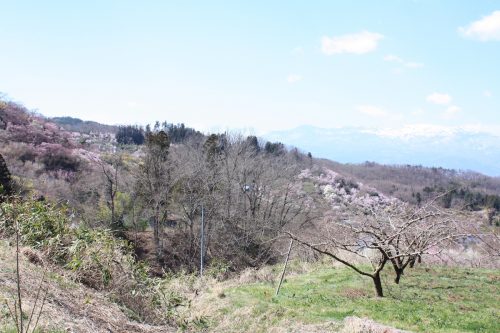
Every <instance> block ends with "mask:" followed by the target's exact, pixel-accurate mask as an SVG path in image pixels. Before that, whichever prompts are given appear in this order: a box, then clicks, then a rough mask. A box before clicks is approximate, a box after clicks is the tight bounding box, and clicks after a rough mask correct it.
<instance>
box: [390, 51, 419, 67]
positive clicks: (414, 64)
mask: <svg viewBox="0 0 500 333" xmlns="http://www.w3.org/2000/svg"><path fill="white" fill-rule="evenodd" d="M384 60H385V61H389V62H396V63H398V64H401V65H402V66H404V67H408V68H422V67H424V64H422V63H420V62H413V61H406V60H403V59H401V58H400V57H398V56H395V55H393V54H388V55H386V56H385V57H384Z"/></svg>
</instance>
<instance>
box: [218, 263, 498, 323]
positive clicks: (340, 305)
mask: <svg viewBox="0 0 500 333" xmlns="http://www.w3.org/2000/svg"><path fill="white" fill-rule="evenodd" d="M388 274H389V275H388V276H384V287H385V294H386V297H384V298H377V297H374V291H373V285H372V282H371V280H370V279H369V278H366V277H363V276H360V275H358V274H356V273H353V272H352V271H350V270H348V269H346V268H337V269H325V268H322V269H318V270H316V271H314V272H312V273H309V274H304V275H298V276H294V277H290V278H288V279H287V280H286V282H285V283H284V284H283V286H282V289H281V292H280V295H279V296H277V297H275V296H274V292H275V289H274V286H273V285H271V284H270V283H255V284H247V285H243V286H238V287H234V288H230V289H227V290H225V291H224V293H223V294H224V299H225V301H224V304H225V305H224V306H223V307H222V308H220V309H219V310H218V314H217V317H218V318H219V320H225V321H227V320H234V321H237V322H238V323H239V325H242V326H240V327H242V328H243V327H247V328H252V329H253V330H254V331H261V332H265V331H266V330H268V329H269V327H275V326H282V325H283V324H284V323H286V322H289V321H293V322H300V323H322V322H327V321H341V320H342V319H344V318H345V317H348V316H357V317H368V318H371V319H373V320H375V321H377V322H379V323H383V324H386V325H390V326H393V327H397V328H401V329H407V330H411V331H415V332H500V320H499V319H498V318H500V272H499V271H498V270H496V271H494V270H482V269H456V268H431V269H426V268H418V269H414V270H408V272H407V273H406V274H405V276H403V278H402V281H401V284H400V286H397V285H395V284H394V283H393V282H392V278H393V277H392V275H390V274H391V272H390V271H388ZM228 316H229V318H228ZM231 316H233V317H234V318H233V319H231ZM215 320H217V318H215Z"/></svg>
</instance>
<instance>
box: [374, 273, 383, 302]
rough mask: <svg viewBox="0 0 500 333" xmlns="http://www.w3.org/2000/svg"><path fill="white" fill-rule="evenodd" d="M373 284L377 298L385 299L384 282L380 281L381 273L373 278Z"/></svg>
mask: <svg viewBox="0 0 500 333" xmlns="http://www.w3.org/2000/svg"><path fill="white" fill-rule="evenodd" d="M372 279H373V284H374V285H375V292H376V293H377V297H384V292H383V290H382V280H381V279H380V272H378V273H375V274H374V275H373V276H372Z"/></svg>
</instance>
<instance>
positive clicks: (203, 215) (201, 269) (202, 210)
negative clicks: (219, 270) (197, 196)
mask: <svg viewBox="0 0 500 333" xmlns="http://www.w3.org/2000/svg"><path fill="white" fill-rule="evenodd" d="M204 230H205V211H204V209H203V204H201V239H200V276H203V249H204V246H205V245H204V244H203V243H204V234H205V232H204Z"/></svg>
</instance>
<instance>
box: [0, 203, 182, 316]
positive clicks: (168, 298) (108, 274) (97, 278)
mask: <svg viewBox="0 0 500 333" xmlns="http://www.w3.org/2000/svg"><path fill="white" fill-rule="evenodd" d="M16 221H17V223H18V226H19V233H20V240H21V244H22V245H24V246H30V247H33V248H36V249H38V250H40V251H42V252H44V253H45V256H46V257H47V259H48V260H50V261H52V262H54V263H57V264H59V265H61V266H63V267H64V268H66V269H68V270H70V271H71V272H72V274H73V279H74V280H76V281H79V282H82V283H84V284H85V285H87V286H89V287H91V288H94V289H97V290H106V291H108V292H109V294H110V295H111V297H112V299H113V300H114V301H115V302H117V303H119V304H121V305H123V306H125V307H127V308H128V309H129V311H130V313H129V316H130V317H132V318H135V319H139V320H141V321H147V322H150V323H158V324H164V323H173V322H175V321H176V320H177V315H178V314H177V308H178V307H179V306H181V305H187V304H188V303H187V301H186V298H185V297H183V296H182V294H181V293H179V292H176V291H174V289H172V288H171V284H170V280H166V279H160V278H151V277H150V276H149V268H148V266H147V265H146V264H144V263H140V262H136V261H135V259H134V255H133V251H132V248H131V246H130V244H129V243H128V242H127V241H125V240H123V239H119V238H116V237H114V235H113V233H112V232H111V231H110V230H107V229H89V228H85V227H78V228H73V229H72V228H70V223H71V220H70V219H69V217H68V211H67V209H66V208H64V207H59V206H56V205H53V204H50V203H47V202H44V201H34V200H25V201H22V200H16V201H11V202H3V203H0V236H3V237H11V236H13V235H14V234H15V232H16Z"/></svg>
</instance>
